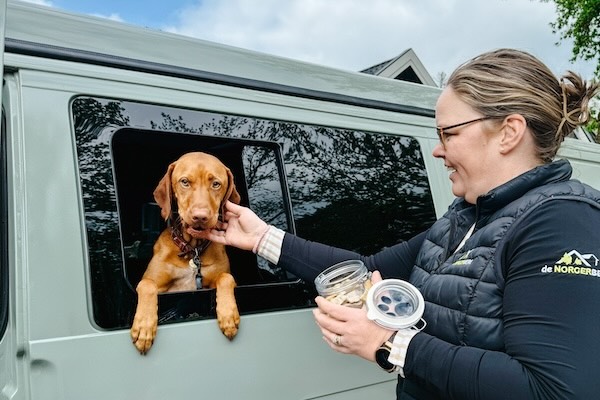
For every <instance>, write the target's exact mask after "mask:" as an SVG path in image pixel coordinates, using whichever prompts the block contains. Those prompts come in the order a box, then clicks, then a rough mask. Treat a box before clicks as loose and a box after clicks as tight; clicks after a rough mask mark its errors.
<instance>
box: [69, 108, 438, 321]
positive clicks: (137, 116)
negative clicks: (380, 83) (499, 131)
mask: <svg viewBox="0 0 600 400" xmlns="http://www.w3.org/2000/svg"><path fill="white" fill-rule="evenodd" d="M72 113H73V124H74V131H75V138H76V144H77V152H78V159H79V169H80V179H81V191H82V195H83V202H84V211H85V221H86V229H87V242H88V255H89V266H90V276H91V284H92V299H93V312H94V320H95V321H96V323H97V324H98V326H99V327H102V328H106V329H112V328H123V327H127V326H129V325H130V323H131V319H132V318H133V313H134V312H135V291H134V288H135V286H136V285H137V282H138V281H139V279H140V277H141V274H143V272H144V270H145V267H146V265H147V262H148V260H149V258H150V256H151V247H152V244H153V241H154V240H155V238H156V236H157V234H158V233H159V232H160V231H161V230H162V229H163V228H164V221H161V219H160V216H159V212H158V209H157V207H156V205H155V204H153V199H152V192H153V191H154V188H155V187H156V185H157V183H158V181H159V180H160V178H161V177H162V175H164V173H165V171H166V168H167V166H168V164H169V163H170V162H172V161H174V160H175V159H177V158H178V157H179V156H180V155H181V154H183V153H185V152H187V151H191V150H192V149H193V150H194V151H205V152H208V153H211V154H214V155H215V156H217V157H218V158H221V160H222V161H223V162H224V163H225V164H226V165H228V167H229V168H230V169H231V170H232V172H233V173H234V177H235V182H236V187H237V189H238V191H239V192H240V194H241V197H242V204H246V205H249V206H250V207H251V208H252V209H253V210H254V211H255V212H257V214H259V215H260V216H261V217H262V218H264V219H266V220H267V221H269V223H271V224H274V225H276V226H278V227H280V228H281V229H284V230H286V231H288V232H292V233H298V234H299V235H300V236H302V237H304V238H306V239H309V240H317V241H321V242H325V243H329V244H332V245H335V246H339V247H344V248H347V249H351V250H355V251H358V252H361V253H363V254H371V253H373V252H376V251H378V250H380V249H382V248H383V247H386V246H390V245H393V244H395V243H397V242H399V241H402V240H406V239H408V238H410V237H411V236H413V235H414V234H416V233H418V232H421V231H423V230H425V229H427V228H428V227H429V226H430V225H431V224H432V223H433V221H434V220H435V212H434V207H433V200H432V198H431V192H430V189H429V182H428V180H427V173H426V171H425V166H424V162H423V158H422V155H421V151H420V147H419V145H418V142H417V141H416V140H415V139H413V138H410V137H408V136H402V135H383V134H377V133H370V132H359V131H352V130H346V129H338V128H332V127H325V126H313V125H303V124H296V123H291V122H285V121H272V120H264V119H258V118H251V117H248V116H236V115H225V114H218V113H211V112H206V111H197V110H190V109H183V108H174V107H167V106H162V105H154V104H143V103H137V102H132V101H127V100H117V99H101V98H90V97H78V98H76V99H74V100H73V103H72ZM228 254H229V256H230V259H231V267H232V272H233V275H234V276H235V277H236V280H237V281H238V287H237V288H236V298H237V300H238V306H239V309H240V312H241V313H242V314H244V313H256V312H267V311H272V310H282V309H292V308H300V307H308V306H311V305H313V301H312V299H313V298H314V296H315V293H314V289H313V287H312V285H311V284H310V283H309V284H304V283H303V282H301V281H299V280H298V279H297V278H295V277H294V276H291V275H290V274H289V273H286V272H285V271H281V270H280V269H278V268H277V267H276V266H273V265H269V264H268V263H266V261H264V260H262V259H260V258H259V257H256V256H255V255H253V254H252V253H250V252H242V251H239V250H236V249H228ZM213 307H214V291H212V290H197V291H193V292H185V293H169V294H163V295H161V296H159V320H160V323H170V322H176V321H180V320H187V319H193V318H214V309H213Z"/></svg>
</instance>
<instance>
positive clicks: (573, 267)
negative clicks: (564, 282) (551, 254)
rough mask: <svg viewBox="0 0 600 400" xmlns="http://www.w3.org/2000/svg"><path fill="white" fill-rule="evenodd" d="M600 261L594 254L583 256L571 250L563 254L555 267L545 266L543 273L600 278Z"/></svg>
mask: <svg viewBox="0 0 600 400" xmlns="http://www.w3.org/2000/svg"><path fill="white" fill-rule="evenodd" d="M599 261H600V260H598V257H596V255H594V254H581V253H580V252H578V251H577V250H571V251H570V252H568V253H565V254H563V256H562V257H561V258H560V259H559V260H558V261H556V262H555V263H554V265H545V266H543V267H542V270H541V272H543V273H557V274H571V275H590V276H596V277H600V269H598V264H599Z"/></svg>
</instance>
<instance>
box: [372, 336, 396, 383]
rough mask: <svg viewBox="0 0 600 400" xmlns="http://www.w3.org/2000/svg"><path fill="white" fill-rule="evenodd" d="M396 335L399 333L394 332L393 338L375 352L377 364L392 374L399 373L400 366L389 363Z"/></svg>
mask: <svg viewBox="0 0 600 400" xmlns="http://www.w3.org/2000/svg"><path fill="white" fill-rule="evenodd" d="M396 333H397V332H394V333H393V334H392V336H390V338H389V339H388V340H386V341H385V342H383V343H382V344H381V346H379V348H378V349H377V350H376V351H375V361H376V362H377V364H378V365H379V366H380V367H381V368H383V370H384V371H387V372H390V373H391V372H396V371H398V366H397V365H394V364H392V363H391V362H389V361H388V358H389V356H390V353H391V351H392V343H393V342H394V337H395V336H396Z"/></svg>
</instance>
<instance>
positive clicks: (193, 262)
mask: <svg viewBox="0 0 600 400" xmlns="http://www.w3.org/2000/svg"><path fill="white" fill-rule="evenodd" d="M189 266H190V269H191V270H192V271H193V272H194V274H196V277H195V278H196V289H202V275H201V274H200V259H199V258H197V257H192V258H190V262H189Z"/></svg>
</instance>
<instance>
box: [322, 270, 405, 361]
mask: <svg viewBox="0 0 600 400" xmlns="http://www.w3.org/2000/svg"><path fill="white" fill-rule="evenodd" d="M371 280H372V281H373V283H375V282H378V281H380V280H381V275H380V274H379V272H378V271H375V272H373V276H372V278H371ZM316 302H317V305H318V308H316V309H315V310H314V311H313V314H314V316H315V320H316V321H317V325H319V328H321V333H323V339H324V340H325V341H326V342H327V344H328V345H329V347H331V348H332V349H334V350H335V351H338V352H340V353H344V354H355V355H357V356H360V357H362V358H364V359H366V360H369V361H375V351H376V350H377V349H378V348H379V346H380V345H381V344H382V343H383V342H385V341H386V340H387V339H389V337H390V336H392V333H394V332H393V331H391V330H389V329H386V328H383V327H381V326H379V325H377V324H376V323H375V322H373V321H371V320H369V319H368V318H367V310H366V309H365V308H364V307H363V308H360V309H358V308H352V307H347V306H342V305H337V304H334V303H332V302H330V301H327V300H326V299H325V298H323V297H321V296H319V297H317V298H316Z"/></svg>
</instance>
